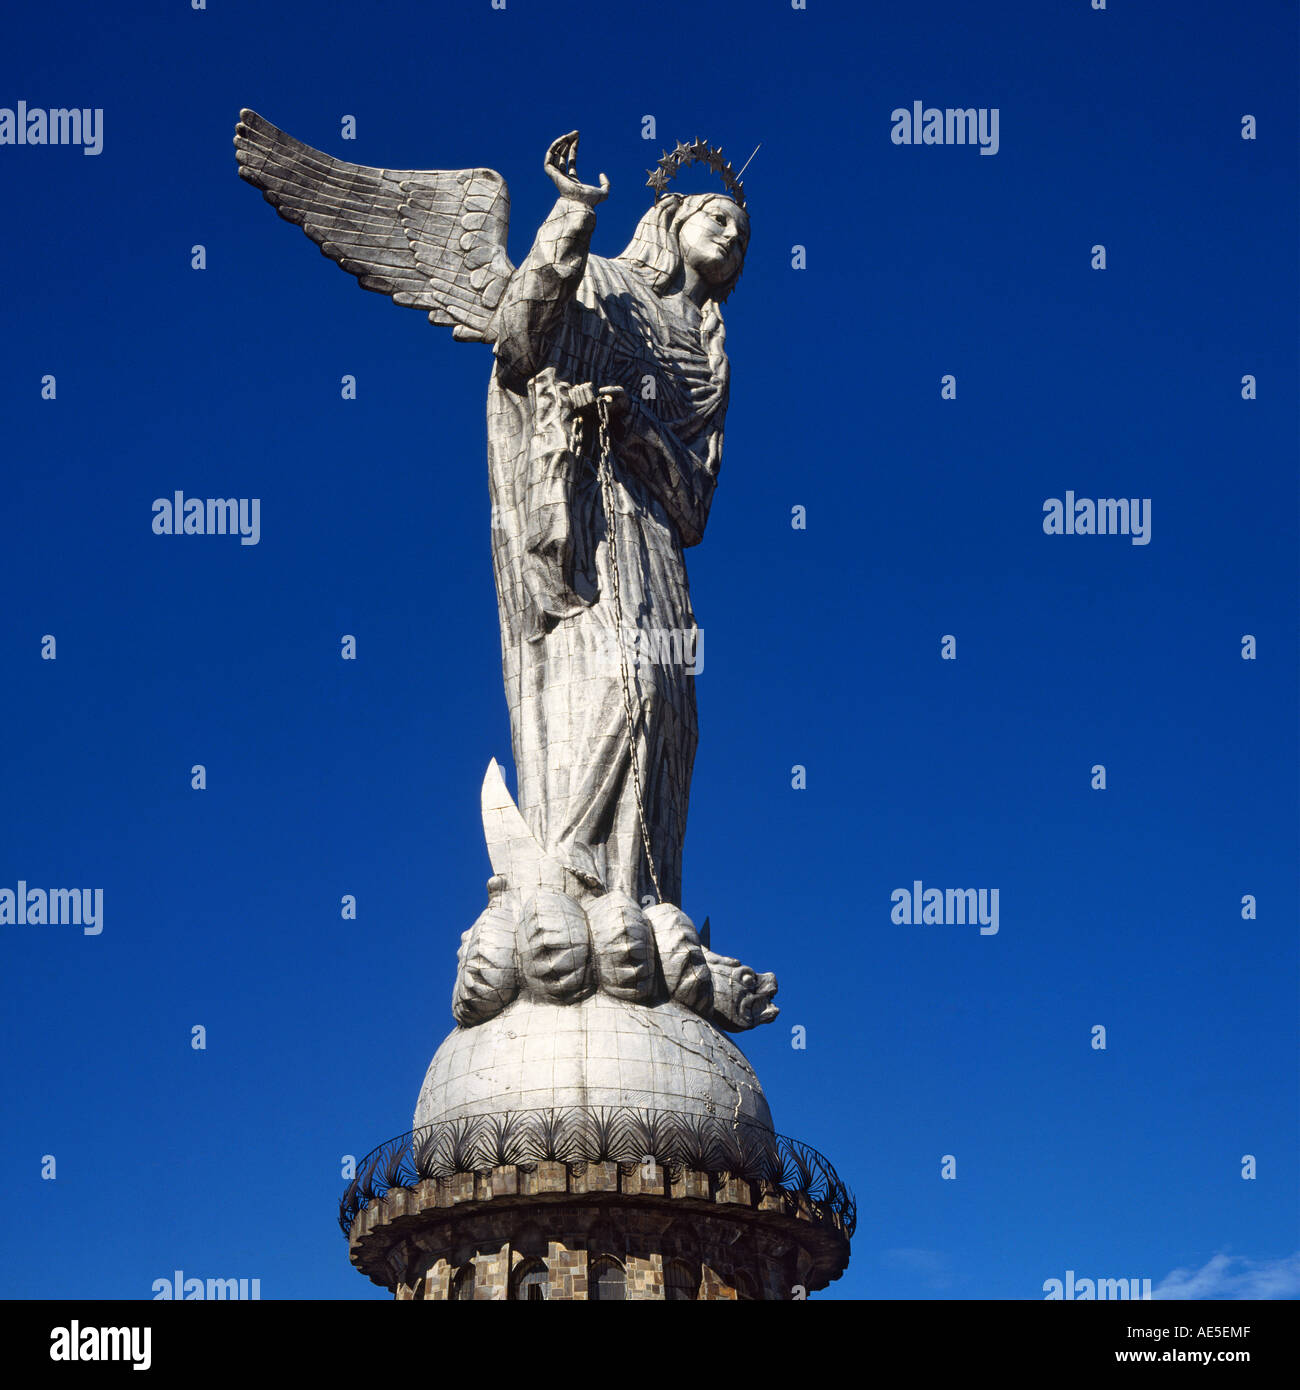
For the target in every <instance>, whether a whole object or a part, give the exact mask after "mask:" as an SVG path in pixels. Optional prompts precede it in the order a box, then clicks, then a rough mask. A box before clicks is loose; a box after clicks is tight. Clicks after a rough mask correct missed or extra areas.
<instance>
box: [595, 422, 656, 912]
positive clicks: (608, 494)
mask: <svg viewBox="0 0 1300 1390" xmlns="http://www.w3.org/2000/svg"><path fill="white" fill-rule="evenodd" d="M596 418H597V420H598V421H599V425H600V437H599V446H600V447H599V450H598V463H597V469H598V472H599V475H600V495H601V501H602V502H603V503H604V506H605V533H606V536H607V538H608V541H609V572H610V578H611V580H612V586H611V587H612V588H613V590H614V623H615V630H616V632H617V635H618V664H619V671H620V674H621V675H622V678H623V714H624V716H625V717H626V719H627V741H628V749H629V751H630V752H631V755H632V788H633V790H634V791H635V792H636V816H637V820H638V821H639V822H640V825H641V845H642V847H643V848H644V850H645V862H646V867H647V868H648V869H649V870H650V882H651V883H653V884H654V888H655V900H656V901H657V902H663V900H664V895H663V890H662V889H661V888H660V887H659V875H658V874H657V873H656V872H655V860H654V854H653V853H652V852H651V849H650V832H649V830H648V829H647V828H646V820H645V805H644V804H643V803H642V800H641V761H640V759H639V758H638V757H637V752H636V720H635V719H634V717H633V715H632V689H631V682H630V681H629V680H628V674H627V648H626V646H625V645H624V641H623V600H622V597H621V595H620V593H619V586H618V526H617V523H616V521H615V519H614V518H615V514H616V513H615V509H614V502H615V498H614V471H613V469H612V468H611V467H610V462H609V452H610V450H609V401H608V400H607V399H606V398H605V397H604V396H597V398H596Z"/></svg>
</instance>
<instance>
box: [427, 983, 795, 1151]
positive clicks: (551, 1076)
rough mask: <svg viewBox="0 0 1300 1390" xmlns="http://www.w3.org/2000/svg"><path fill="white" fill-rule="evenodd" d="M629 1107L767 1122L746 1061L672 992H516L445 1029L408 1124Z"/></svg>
mask: <svg viewBox="0 0 1300 1390" xmlns="http://www.w3.org/2000/svg"><path fill="white" fill-rule="evenodd" d="M609 1106H631V1107H637V1108H642V1109H646V1110H659V1111H671V1112H674V1113H676V1114H679V1115H699V1116H707V1117H709V1118H713V1119H727V1120H742V1121H749V1122H750V1123H751V1124H756V1125H759V1126H761V1127H762V1128H764V1129H768V1130H770V1129H771V1128H772V1115H771V1112H770V1111H769V1110H768V1106H767V1099H766V1097H765V1096H764V1095H763V1088H762V1086H760V1085H759V1081H758V1077H757V1075H756V1074H755V1072H754V1069H753V1067H751V1066H750V1065H749V1062H748V1061H747V1060H746V1058H745V1055H744V1053H743V1052H741V1050H740V1049H739V1048H738V1047H737V1046H736V1045H735V1044H734V1043H733V1042H732V1041H731V1040H730V1039H729V1038H727V1037H726V1036H725V1035H724V1034H723V1033H720V1032H719V1031H718V1030H717V1029H716V1028H714V1027H713V1025H712V1024H710V1023H706V1022H705V1021H704V1019H702V1018H701V1017H700V1016H699V1015H698V1014H695V1013H692V1012H691V1010H689V1009H687V1008H684V1007H683V1006H682V1005H680V1004H677V1003H675V1002H672V1001H669V1002H667V1003H663V1004H656V1005H645V1004H630V1003H625V1002H624V1001H622V1000H620V999H615V998H613V997H612V996H610V995H607V994H593V995H591V996H590V997H589V998H587V999H584V1000H582V1001H581V1002H579V1003H576V1004H551V1003H545V1002H541V1001H538V1000H534V999H530V998H525V997H521V998H519V999H516V1000H515V1001H514V1003H512V1004H511V1005H510V1006H509V1007H508V1008H507V1009H506V1010H505V1011H504V1012H503V1013H500V1014H498V1015H497V1016H496V1017H495V1018H492V1019H489V1020H488V1021H487V1022H486V1023H481V1024H479V1025H477V1026H476V1027H473V1028H457V1029H456V1030H455V1031H454V1032H452V1033H451V1034H449V1035H448V1037H447V1038H446V1039H445V1040H444V1042H443V1044H442V1046H441V1047H439V1049H438V1051H437V1052H436V1053H435V1054H434V1058H433V1061H432V1062H430V1063H429V1070H428V1072H427V1074H426V1075H425V1078H424V1085H423V1086H422V1087H421V1088H420V1098H419V1101H418V1102H417V1104H416V1107H415V1126H416V1128H417V1129H419V1128H420V1127H421V1126H423V1125H429V1124H436V1123H437V1122H439V1121H442V1120H452V1119H457V1118H460V1117H462V1116H469V1115H484V1114H489V1113H495V1114H500V1113H501V1112H503V1111H507V1110H508V1111H519V1110H548V1109H551V1108H557V1109H558V1108H567V1107H573V1108H579V1107H581V1108H587V1109H597V1108H602V1107H609Z"/></svg>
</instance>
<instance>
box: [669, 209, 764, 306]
mask: <svg viewBox="0 0 1300 1390" xmlns="http://www.w3.org/2000/svg"><path fill="white" fill-rule="evenodd" d="M678 239H679V241H680V243H681V248H682V258H683V260H685V262H686V264H687V265H688V266H690V267H691V269H692V270H694V271H695V273H696V274H697V275H698V276H699V277H700V279H701V280H703V281H704V282H705V283H706V284H708V285H725V284H726V283H727V282H728V281H729V280H733V279H734V278H735V277H736V276H737V275H738V274H739V273H740V268H741V266H742V265H743V264H744V261H745V243H746V242H747V241H748V240H749V216H748V214H747V213H746V212H745V210H744V208H742V207H740V206H739V204H737V203H733V202H732V201H731V200H730V199H729V198H713V199H711V200H710V201H709V202H707V203H706V204H705V205H704V206H703V207H702V208H699V209H697V210H696V211H695V212H693V213H692V214H691V215H690V216H689V217H688V218H687V219H686V221H685V222H683V223H682V226H681V231H680V232H679V233H678Z"/></svg>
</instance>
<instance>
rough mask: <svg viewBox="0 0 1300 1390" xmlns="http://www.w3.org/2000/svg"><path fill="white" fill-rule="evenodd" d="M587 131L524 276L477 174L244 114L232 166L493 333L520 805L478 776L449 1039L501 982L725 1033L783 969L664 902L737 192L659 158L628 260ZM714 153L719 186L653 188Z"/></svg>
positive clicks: (314, 232)
mask: <svg viewBox="0 0 1300 1390" xmlns="http://www.w3.org/2000/svg"><path fill="white" fill-rule="evenodd" d="M578 141H579V136H578V132H577V131H572V132H570V133H568V134H566V135H562V136H561V137H560V138H559V139H557V140H555V141H554V142H553V143H552V144H551V146H550V148H549V149H548V150H547V153H546V156H545V160H544V168H545V172H546V174H547V176H548V177H549V178H550V180H551V182H552V183H553V184H554V185H555V188H556V192H557V198H556V202H555V205H554V207H553V208H552V209H551V211H550V214H549V215H548V216H547V218H546V220H545V221H544V222H543V223H542V225H541V227H540V229H539V230H538V232H537V235H536V237H535V238H534V240H533V243H532V246H531V248H530V249H529V251H528V254H527V255H526V256H525V257H524V259H523V261H522V262H521V263H520V264H519V265H517V266H516V265H514V264H512V262H511V261H510V259H509V257H508V255H507V248H506V242H507V233H508V230H509V221H510V198H509V193H508V191H507V189H506V184H505V181H504V180H503V179H502V177H501V176H500V175H499V174H497V173H495V172H493V171H492V170H491V169H459V170H422V171H420V170H392V169H375V168H367V167H364V166H362V165H358V164H351V163H348V162H346V161H344V160H340V159H335V158H333V157H332V156H330V155H327V154H323V153H322V152H321V151H319V150H315V149H312V148H311V147H310V146H308V145H305V144H303V143H302V142H301V141H299V140H295V139H294V138H293V137H292V136H290V135H287V134H285V132H284V131H282V130H279V129H277V128H276V127H275V126H274V125H272V124H271V123H270V122H269V121H267V120H265V119H263V118H262V117H261V116H259V115H257V114H256V113H255V112H252V111H243V112H241V114H240V118H239V123H238V125H237V126H236V132H235V148H236V155H237V159H238V163H239V173H240V175H241V177H242V178H244V179H245V180H247V181H248V182H249V183H251V184H253V185H254V186H255V187H256V188H259V189H261V190H262V192H263V195H264V197H265V198H266V200H267V202H269V203H270V204H271V205H272V206H273V207H274V208H275V209H276V211H277V212H278V213H279V214H280V216H281V217H283V218H284V219H285V220H286V221H289V222H293V223H296V224H297V225H298V226H300V227H301V228H302V230H303V231H304V232H305V233H306V234H307V235H308V236H309V237H310V238H311V239H312V241H314V242H315V243H316V244H317V245H318V246H319V247H320V249H321V252H322V253H323V254H324V255H325V256H327V257H328V258H329V259H330V260H332V261H334V262H336V263H337V264H338V265H339V266H341V267H342V269H344V270H345V271H347V272H348V273H349V274H350V275H352V276H354V277H355V278H356V280H357V282H358V283H359V284H360V285H361V287H362V288H363V289H367V290H371V291H374V292H375V293H377V294H384V295H387V296H388V297H389V298H391V299H392V300H393V302H394V303H395V304H398V305H401V306H402V307H403V308H408V309H418V310H420V311H422V312H424V313H426V314H427V315H428V317H429V320H430V322H431V323H434V324H438V325H442V326H445V327H450V328H451V329H452V336H453V337H454V338H456V339H458V340H459V341H461V342H479V343H486V344H490V345H491V347H492V351H493V356H494V365H493V370H492V377H491V382H490V384H489V388H488V410H487V416H488V478H489V488H490V493H491V501H492V561H493V570H494V575H495V580H496V593H497V603H498V612H499V618H500V628H501V653H502V670H503V675H504V679H505V688H506V699H507V703H508V706H509V711H510V728H511V740H512V747H513V753H514V763H515V770H516V774H517V779H518V789H517V801H516V800H515V798H513V797H511V795H510V793H509V792H508V790H507V789H506V786H505V780H504V777H503V776H502V773H501V770H500V768H499V767H498V765H497V764H496V762H495V761H493V762H492V763H491V765H490V766H489V768H488V772H487V776H486V778H485V780H484V785H483V795H482V811H483V821H484V829H485V835H486V837H487V842H488V850H489V857H490V859H491V862H492V869H493V874H492V877H491V879H490V880H489V881H488V904H487V907H486V908H485V910H484V912H483V914H482V915H481V916H480V917H479V919H478V921H477V922H475V924H474V925H473V926H472V927H471V928H470V930H469V931H467V932H466V933H465V934H464V937H463V938H462V943H461V952H460V968H459V971H458V975H457V982H456V989H455V995H454V998H453V1013H454V1014H455V1016H456V1019H457V1021H458V1022H459V1023H460V1024H461V1025H462V1026H464V1027H473V1026H475V1025H477V1024H479V1023H482V1022H484V1021H485V1020H486V1019H488V1018H491V1017H493V1016H495V1015H496V1014H498V1013H500V1012H501V1011H502V1010H503V1009H504V1008H506V1007H507V1006H508V1005H509V1004H510V1002H511V1001H512V1000H513V999H514V998H515V997H517V996H518V995H520V994H521V993H522V994H525V995H529V994H531V995H532V996H534V997H541V998H546V999H549V1000H551V1001H552V1002H557V1003H567V1002H574V1001H577V1000H580V999H582V998H584V997H586V996H588V995H590V994H591V993H593V992H596V991H600V992H604V993H607V994H611V995H613V996H614V997H616V998H620V999H624V1000H629V1001H632V1002H639V1003H646V1004H653V1003H655V1002H658V1001H661V1000H663V999H665V998H672V999H676V1000H677V1001H678V1002H681V1003H684V1004H686V1006H687V1007H688V1008H690V1009H692V1010H694V1011H695V1012H696V1013H698V1014H700V1015H701V1016H702V1017H704V1018H706V1019H708V1020H709V1021H711V1022H713V1023H714V1024H716V1025H717V1026H719V1027H722V1028H725V1029H728V1030H735V1029H741V1028H748V1027H752V1026H754V1025H755V1024H757V1023H762V1022H767V1021H769V1020H770V1019H771V1018H774V1017H775V1016H776V1013H777V1009H776V1006H775V1005H774V1004H773V1003H772V1002H771V1000H772V995H773V994H774V993H775V991H776V981H775V979H774V977H773V976H771V975H758V974H756V973H755V972H754V971H753V970H751V969H749V968H748V967H747V966H744V965H742V964H741V963H740V962H739V961H737V960H735V959H733V958H731V957H724V956H719V955H716V954H715V953H714V952H713V951H712V950H711V949H709V943H708V941H707V939H702V938H701V934H700V932H699V931H697V929H696V927H695V925H694V923H693V922H692V921H691V919H690V918H689V917H688V916H687V915H686V914H685V913H684V912H683V911H682V909H681V906H680V898H681V878H682V848H683V841H684V838H685V831H686V814H687V803H688V800H689V794H690V782H691V773H692V768H693V764H694V759H695V751H696V745H697V741H698V726H697V720H696V699H695V667H696V660H695V654H696V653H697V652H698V628H697V625H696V621H695V615H694V612H693V610H692V607H691V599H690V590H689V585H688V581H687V574H686V563H685V551H686V550H687V549H689V548H690V547H691V546H694V545H698V544H699V543H700V541H701V540H702V539H703V537H704V532H705V527H706V524H707V521H708V517H709V510H710V507H711V505H712V502H713V496H714V491H715V488H716V486H717V481H718V471H719V468H720V465H721V460H722V442H723V423H724V419H725V416H726V410H727V401H728V393H729V380H730V368H729V363H728V359H727V354H726V351H725V328H724V324H723V319H722V312H721V305H722V304H723V302H725V300H726V299H727V297H728V295H729V294H730V293H731V292H732V290H733V289H734V288H735V285H736V282H737V281H738V280H739V278H740V275H741V271H742V268H743V265H744V259H745V253H746V249H747V247H748V244H749V231H750V228H749V216H748V213H747V211H746V209H745V203H744V193H743V189H742V187H741V185H740V181H739V179H738V177H737V176H736V175H735V173H734V171H733V170H732V168H731V166H730V164H728V163H726V162H725V161H724V160H723V159H722V156H721V153H720V151H718V150H716V149H714V148H712V147H711V146H709V145H707V144H706V143H705V142H703V141H700V140H696V141H694V142H693V143H691V144H679V145H678V146H677V147H676V149H675V150H674V151H673V152H672V153H671V154H666V155H665V156H664V157H663V159H661V161H660V164H659V168H658V170H657V171H656V172H654V173H653V174H652V176H651V178H650V180H649V183H650V186H651V187H652V188H653V189H654V194H655V197H654V202H653V204H652V205H651V206H650V208H649V209H648V210H647V211H646V212H645V214H644V215H643V216H642V217H641V218H640V221H639V222H638V224H637V226H636V229H635V232H634V234H633V236H632V239H631V241H630V242H629V244H628V245H627V247H626V249H625V250H624V251H623V252H622V253H621V254H620V255H618V256H615V257H612V258H605V257H601V256H597V255H594V254H592V252H591V250H590V244H591V238H592V233H593V230H594V228H595V223H596V215H595V211H594V210H595V208H596V207H597V206H598V205H599V204H600V203H601V202H603V201H604V200H605V198H606V197H607V196H608V193H609V180H608V179H607V178H606V177H605V175H604V174H602V175H600V180H599V183H598V184H587V183H583V182H582V181H581V180H580V179H579V177H578V173H577V152H578ZM695 163H700V164H707V165H708V166H709V167H710V168H712V169H713V171H714V172H715V173H716V174H718V175H719V176H720V178H721V180H722V182H723V185H724V187H725V190H726V191H725V192H710V193H703V194H690V195H683V194H679V193H675V192H672V191H670V190H669V187H668V185H669V183H670V182H671V180H672V178H673V177H674V176H675V175H676V173H677V172H679V171H680V169H682V168H683V167H685V166H686V165H688V164H695Z"/></svg>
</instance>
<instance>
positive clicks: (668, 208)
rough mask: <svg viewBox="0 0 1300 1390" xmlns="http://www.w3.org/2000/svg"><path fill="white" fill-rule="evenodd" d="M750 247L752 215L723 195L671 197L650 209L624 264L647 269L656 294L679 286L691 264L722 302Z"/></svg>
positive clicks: (696, 194) (625, 257) (731, 287)
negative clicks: (628, 263) (750, 221)
mask: <svg viewBox="0 0 1300 1390" xmlns="http://www.w3.org/2000/svg"><path fill="white" fill-rule="evenodd" d="M748 246H749V214H748V213H747V212H746V211H745V209H744V208H742V207H741V206H740V204H739V203H737V202H735V201H734V200H733V199H731V198H729V197H727V195H726V194H725V193H691V194H688V195H686V196H683V195H681V194H679V193H670V194H668V195H667V196H665V197H662V198H660V199H659V201H658V202H657V203H655V205H654V206H653V207H652V208H650V209H648V210H647V212H646V214H645V216H644V217H643V218H642V219H641V221H640V222H639V223H638V224H637V229H636V233H635V235H634V236H633V237H632V241H631V243H630V244H629V246H628V248H627V250H626V251H624V252H623V254H622V255H621V256H620V257H619V259H620V260H624V261H632V262H634V263H635V264H637V265H639V266H643V267H644V268H645V269H647V270H649V271H650V272H651V275H652V277H653V278H652V283H653V285H654V288H655V291H656V292H657V293H658V294H670V293H672V292H673V291H674V289H676V288H677V287H679V286H680V283H681V279H682V273H683V269H684V267H685V266H690V267H691V268H692V269H693V270H694V271H695V273H696V274H697V275H698V276H699V277H700V279H701V280H703V281H704V282H705V284H707V285H708V286H709V289H710V297H711V298H713V299H716V300H718V301H720V302H721V301H723V300H725V299H726V298H727V296H728V295H729V294H730V293H731V291H732V290H733V289H735V287H736V281H737V280H739V279H740V272H741V271H742V270H743V269H744V265H745V251H746V249H747V248H748Z"/></svg>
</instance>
